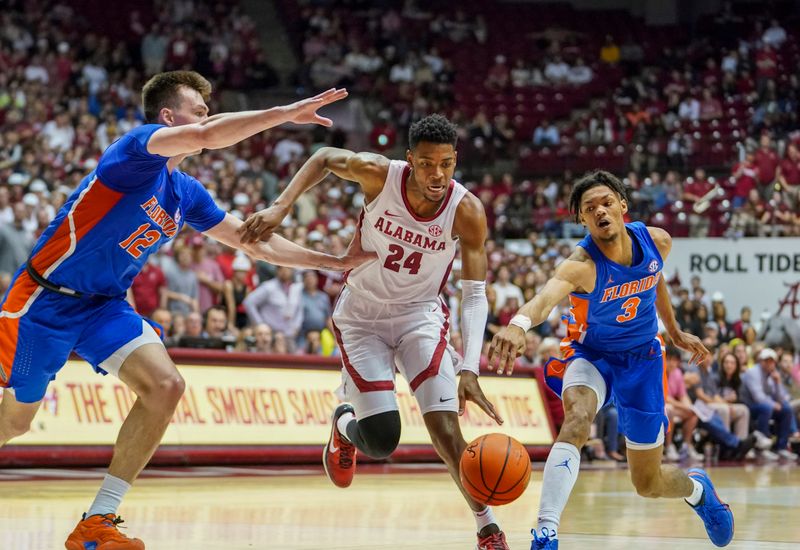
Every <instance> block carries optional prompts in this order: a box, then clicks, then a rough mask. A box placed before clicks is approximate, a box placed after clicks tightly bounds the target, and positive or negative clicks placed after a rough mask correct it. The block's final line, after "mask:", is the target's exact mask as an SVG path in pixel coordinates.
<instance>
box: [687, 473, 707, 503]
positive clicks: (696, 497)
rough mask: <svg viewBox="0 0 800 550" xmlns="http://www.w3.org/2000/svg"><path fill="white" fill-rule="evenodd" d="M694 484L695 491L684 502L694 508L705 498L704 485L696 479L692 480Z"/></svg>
mask: <svg viewBox="0 0 800 550" xmlns="http://www.w3.org/2000/svg"><path fill="white" fill-rule="evenodd" d="M689 479H692V478H689ZM692 483H693V484H694V490H693V491H692V494H691V495H689V496H688V497H686V498H685V499H684V500H685V501H686V502H688V503H689V504H690V505H692V506H697V505H698V504H699V503H700V499H701V498H703V485H702V484H701V483H700V482H699V481H697V480H696V479H692Z"/></svg>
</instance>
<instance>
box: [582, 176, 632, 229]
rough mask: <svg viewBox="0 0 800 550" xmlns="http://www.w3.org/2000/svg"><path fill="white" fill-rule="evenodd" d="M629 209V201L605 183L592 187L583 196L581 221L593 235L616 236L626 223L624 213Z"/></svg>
mask: <svg viewBox="0 0 800 550" xmlns="http://www.w3.org/2000/svg"><path fill="white" fill-rule="evenodd" d="M627 211H628V206H627V202H626V201H624V200H621V199H620V198H619V195H617V193H616V192H615V191H614V190H613V189H611V188H609V187H606V186H605V185H598V186H597V187H592V188H591V189H589V190H588V191H586V192H585V193H584V194H583V197H581V222H583V224H584V225H585V226H586V227H587V228H588V229H589V232H590V233H591V234H592V235H598V236H599V237H600V238H605V239H608V238H614V237H615V236H616V234H617V233H618V231H619V230H620V228H621V227H622V225H623V223H624V221H623V218H622V215H623V214H624V213H625V212H627Z"/></svg>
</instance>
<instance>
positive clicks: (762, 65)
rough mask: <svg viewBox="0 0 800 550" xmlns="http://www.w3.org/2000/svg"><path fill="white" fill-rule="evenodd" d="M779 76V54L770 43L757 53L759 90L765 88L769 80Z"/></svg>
mask: <svg viewBox="0 0 800 550" xmlns="http://www.w3.org/2000/svg"><path fill="white" fill-rule="evenodd" d="M777 76H778V55H777V54H776V53H775V50H774V49H772V47H771V46H770V45H769V44H764V45H763V47H762V48H761V49H760V50H758V52H757V53H756V79H757V80H758V90H759V92H760V91H761V90H763V88H764V86H765V85H766V83H767V81H768V80H772V79H774V78H777Z"/></svg>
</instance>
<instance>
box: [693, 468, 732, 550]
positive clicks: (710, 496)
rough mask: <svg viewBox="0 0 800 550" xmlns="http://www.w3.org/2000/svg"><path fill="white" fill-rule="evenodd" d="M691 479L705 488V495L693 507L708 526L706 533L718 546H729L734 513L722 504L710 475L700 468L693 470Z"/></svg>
mask: <svg viewBox="0 0 800 550" xmlns="http://www.w3.org/2000/svg"><path fill="white" fill-rule="evenodd" d="M687 473H688V474H689V477H690V478H692V479H694V480H697V481H699V482H700V484H701V485H702V486H703V495H702V496H701V497H700V502H699V503H698V504H697V506H692V508H694V511H695V512H697V515H698V516H700V519H702V520H703V523H704V524H705V526H706V533H708V538H710V539H711V542H713V543H714V544H715V545H716V546H727V545H728V543H730V542H731V540H732V539H733V512H731V508H730V506H728V505H727V504H725V503H724V502H722V500H721V499H720V498H719V495H717V492H716V491H715V490H714V485H713V484H712V483H711V479H709V477H708V474H707V473H706V472H705V471H704V470H701V469H700V468H691V469H690V470H689V471H688V472H687ZM690 506H691V505H690Z"/></svg>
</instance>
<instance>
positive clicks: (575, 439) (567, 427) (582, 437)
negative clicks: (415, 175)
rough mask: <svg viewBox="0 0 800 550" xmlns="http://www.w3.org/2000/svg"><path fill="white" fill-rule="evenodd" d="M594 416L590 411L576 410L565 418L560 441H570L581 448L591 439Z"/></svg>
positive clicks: (571, 411)
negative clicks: (590, 433)
mask: <svg viewBox="0 0 800 550" xmlns="http://www.w3.org/2000/svg"><path fill="white" fill-rule="evenodd" d="M593 418H594V415H593V414H592V413H590V412H589V411H588V410H585V409H581V408H574V409H572V410H570V412H569V414H567V415H566V417H565V418H564V425H563V426H562V427H561V433H560V435H559V441H568V442H570V443H572V444H573V445H575V446H576V447H578V448H581V447H582V446H583V444H584V443H586V441H587V440H588V439H589V432H590V431H591V428H592V420H593Z"/></svg>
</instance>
